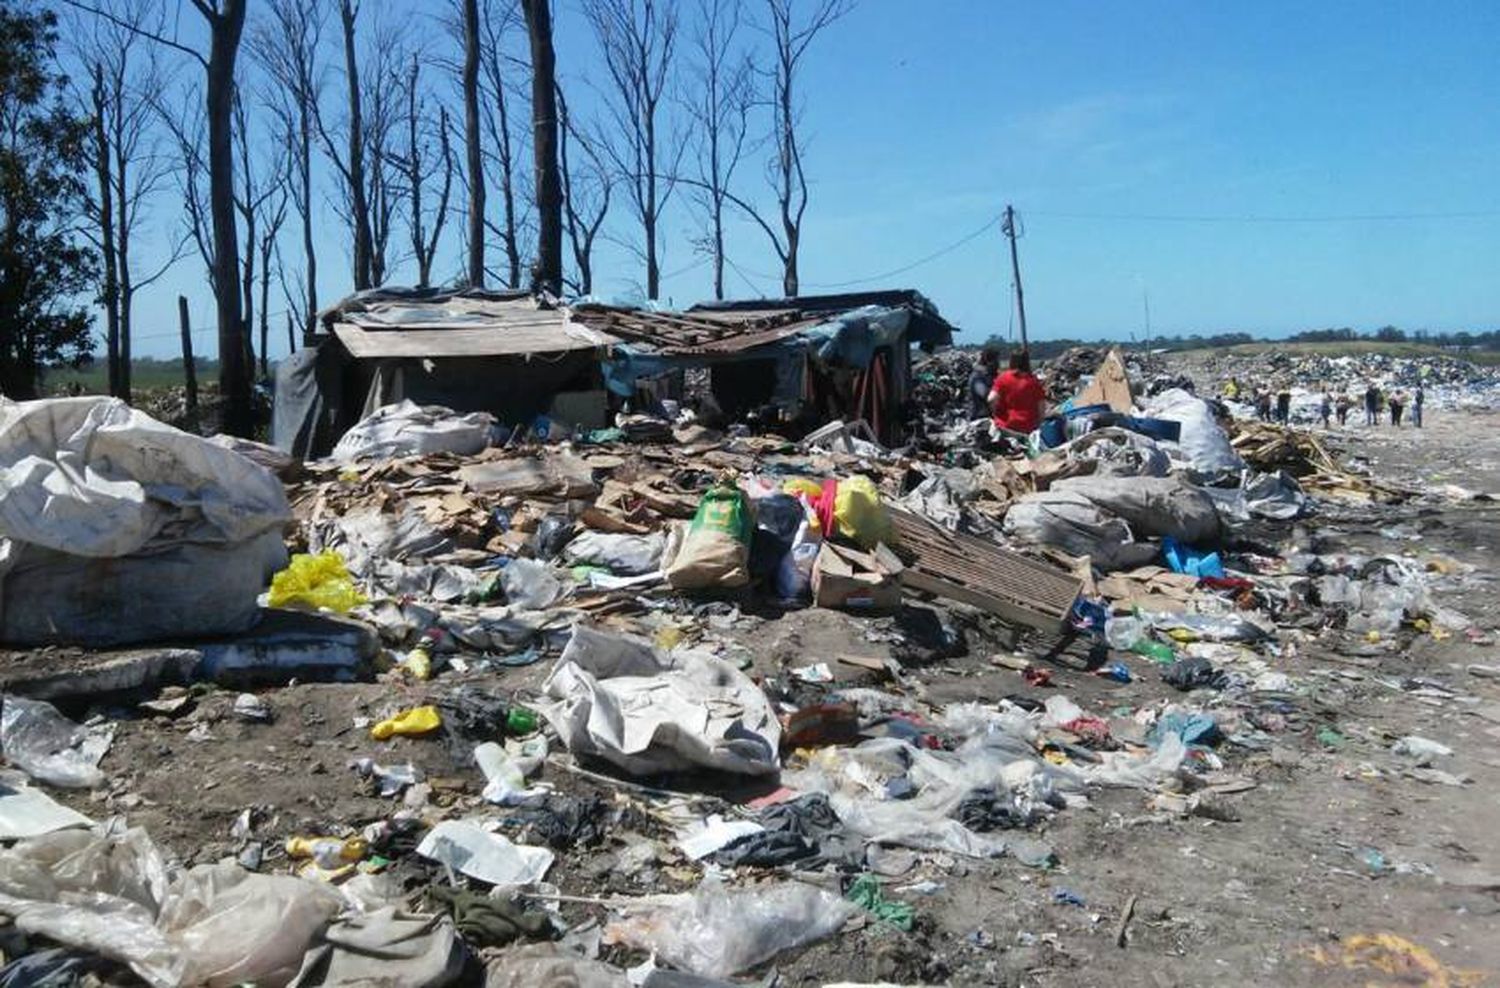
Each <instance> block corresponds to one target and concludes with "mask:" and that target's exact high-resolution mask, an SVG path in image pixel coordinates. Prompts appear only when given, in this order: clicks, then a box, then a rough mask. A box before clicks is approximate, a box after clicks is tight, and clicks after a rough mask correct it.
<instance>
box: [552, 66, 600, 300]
mask: <svg viewBox="0 0 1500 988" xmlns="http://www.w3.org/2000/svg"><path fill="white" fill-rule="evenodd" d="M557 116H558V124H559V125H560V128H559V132H558V143H557V149H558V154H557V158H558V169H559V173H560V175H561V177H562V191H563V219H564V220H565V221H566V224H567V227H566V228H567V232H568V244H569V246H570V247H571V249H572V253H573V266H574V268H575V269H576V271H577V275H576V277H575V278H573V279H572V280H571V282H570V287H572V289H573V290H574V291H575V292H577V293H578V294H579V295H588V294H591V293H592V292H593V290H594V242H595V240H596V239H597V238H598V236H599V231H600V230H601V229H602V228H603V227H604V220H605V217H606V216H608V215H609V200H610V194H611V193H612V191H613V190H614V176H613V175H612V174H611V173H610V171H609V167H608V166H607V164H606V163H605V162H604V160H603V158H602V156H601V155H600V154H599V150H598V143H597V142H596V141H595V140H594V139H593V138H592V137H591V136H588V135H586V134H585V128H583V127H580V126H578V125H577V124H575V122H574V121H573V119H572V117H571V116H570V114H569V113H568V103H567V100H566V99H564V98H563V90H562V86H561V85H559V86H558V87H557ZM573 143H576V144H577V145H578V146H579V147H580V148H581V149H582V151H583V157H584V161H583V168H582V170H579V169H577V168H575V167H574V166H573V164H572V163H571V162H570V160H569V157H568V148H569V145H570V144H573Z"/></svg>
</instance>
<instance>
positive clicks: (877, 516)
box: [833, 475, 891, 549]
mask: <svg viewBox="0 0 1500 988" xmlns="http://www.w3.org/2000/svg"><path fill="white" fill-rule="evenodd" d="M833 517H834V519H835V521H837V523H838V529H837V530H838V533H839V534H840V535H842V536H844V537H845V538H848V539H852V540H853V541H854V542H856V543H857V544H858V545H860V546H861V547H862V548H865V549H873V548H875V546H876V545H878V544H879V543H881V542H884V543H886V544H888V545H889V544H890V542H891V516H890V513H889V512H887V511H886V509H885V505H884V504H882V503H881V501H880V491H879V490H877V489H876V487H875V483H874V481H872V480H870V478H869V477H865V476H859V475H856V476H853V477H850V478H849V479H848V480H841V481H839V488H838V492H837V493H836V494H834V497H833Z"/></svg>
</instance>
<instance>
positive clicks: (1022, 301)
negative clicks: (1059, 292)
mask: <svg viewBox="0 0 1500 988" xmlns="http://www.w3.org/2000/svg"><path fill="white" fill-rule="evenodd" d="M1000 229H1001V230H1002V231H1003V232H1004V233H1005V235H1006V236H1007V237H1009V238H1010V273H1011V276H1012V277H1013V278H1015V280H1016V311H1017V312H1018V314H1019V315H1020V317H1021V351H1022V352H1023V353H1029V352H1030V351H1031V344H1030V343H1028V342H1027V340H1026V297H1025V296H1024V295H1023V294H1022V293H1021V262H1020V260H1019V259H1018V258H1017V257H1016V211H1015V209H1013V208H1012V207H1011V205H1010V204H1009V203H1006V205H1005V222H1004V223H1002V224H1001V226H1000Z"/></svg>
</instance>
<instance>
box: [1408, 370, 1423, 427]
mask: <svg viewBox="0 0 1500 988" xmlns="http://www.w3.org/2000/svg"><path fill="white" fill-rule="evenodd" d="M1426 401H1427V393H1426V392H1425V391H1423V390H1422V382H1421V381H1418V382H1417V390H1416V393H1415V394H1413V395H1412V399H1411V424H1412V425H1413V426H1415V427H1416V428H1418V429H1420V428H1422V405H1423V404H1425V403H1426Z"/></svg>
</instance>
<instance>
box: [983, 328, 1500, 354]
mask: <svg viewBox="0 0 1500 988" xmlns="http://www.w3.org/2000/svg"><path fill="white" fill-rule="evenodd" d="M1360 341H1365V342H1375V343H1417V344H1421V345H1424V346H1433V347H1438V348H1441V349H1444V350H1458V351H1464V350H1500V330H1489V331H1487V332H1474V333H1471V332H1452V333H1445V332H1433V331H1431V330H1426V329H1418V330H1412V331H1411V332H1407V331H1406V330H1404V329H1398V328H1397V327H1395V326H1382V327H1381V328H1380V329H1377V330H1375V331H1374V332H1371V333H1360V332H1358V331H1357V330H1354V329H1351V328H1349V327H1347V326H1345V327H1342V328H1339V329H1308V330H1303V331H1302V332H1300V333H1293V334H1292V335H1291V336H1287V337H1285V338H1282V339H1267V338H1265V337H1256V336H1253V335H1251V334H1250V333H1245V332H1225V333H1214V334H1211V335H1208V336H1205V335H1203V334H1201V333H1193V334H1191V335H1186V336H1153V337H1151V338H1150V339H1149V340H1145V341H1142V340H1137V339H1133V338H1132V339H1131V340H1129V341H1124V340H1120V339H1119V338H1117V337H1116V338H1108V337H1100V338H1099V339H1097V340H1084V339H1059V340H1033V341H1032V343H1031V354H1032V356H1033V357H1034V358H1036V359H1038V360H1049V359H1051V358H1053V357H1055V356H1057V355H1058V354H1060V353H1062V352H1063V351H1065V350H1069V349H1072V348H1073V347H1094V348H1102V347H1121V348H1122V349H1125V350H1205V349H1208V350H1212V349H1220V348H1222V347H1231V346H1243V345H1245V344H1251V343H1261V344H1266V345H1268V346H1274V345H1275V344H1277V343H1355V342H1360ZM984 345H985V346H994V347H998V348H999V349H1000V350H1001V351H1002V352H1009V351H1010V350H1012V349H1014V348H1015V347H1017V346H1019V343H1018V342H1017V341H1015V340H1009V339H1006V338H1004V337H1002V336H999V335H998V334H996V335H992V336H991V337H990V338H989V339H987V340H986V341H985V343H984Z"/></svg>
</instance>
